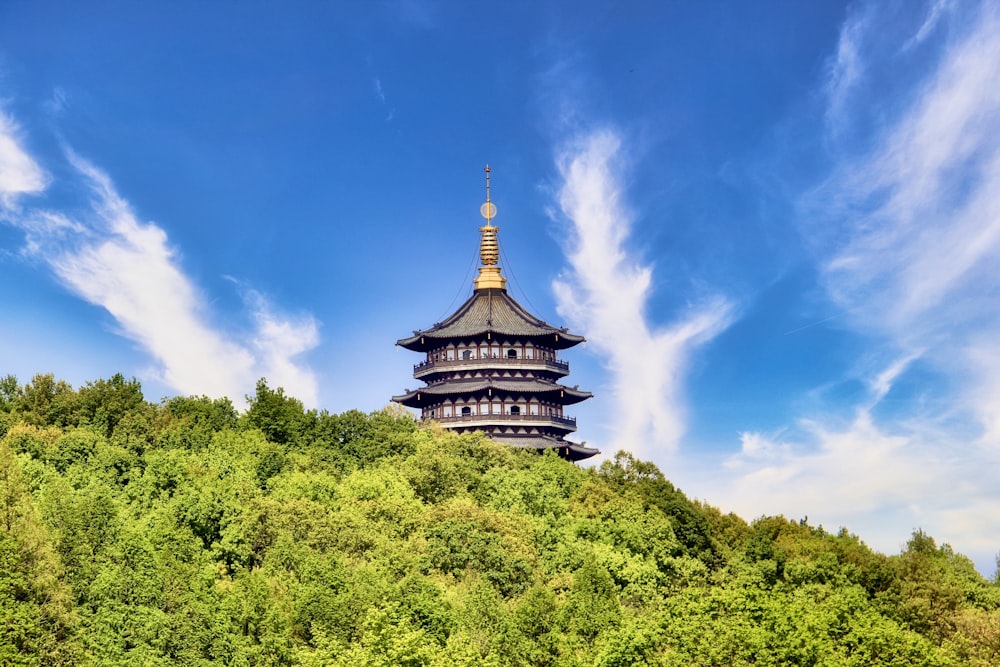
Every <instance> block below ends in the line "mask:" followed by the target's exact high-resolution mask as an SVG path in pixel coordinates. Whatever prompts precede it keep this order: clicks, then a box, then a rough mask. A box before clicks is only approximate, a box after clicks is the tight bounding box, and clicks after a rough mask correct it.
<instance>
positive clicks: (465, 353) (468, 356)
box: [462, 350, 472, 361]
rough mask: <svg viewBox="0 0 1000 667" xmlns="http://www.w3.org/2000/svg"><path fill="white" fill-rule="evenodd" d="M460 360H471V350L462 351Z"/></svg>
mask: <svg viewBox="0 0 1000 667" xmlns="http://www.w3.org/2000/svg"><path fill="white" fill-rule="evenodd" d="M462 358H463V359H465V360H466V361H468V360H469V359H471V358H472V350H462Z"/></svg>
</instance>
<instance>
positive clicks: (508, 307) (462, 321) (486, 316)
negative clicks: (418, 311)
mask: <svg viewBox="0 0 1000 667" xmlns="http://www.w3.org/2000/svg"><path fill="white" fill-rule="evenodd" d="M487 332H490V333H493V334H498V335H502V336H511V337H523V338H546V339H547V340H546V345H548V346H549V347H552V348H555V349H560V350H562V349H566V348H568V347H573V346H574V345H576V344H577V343H582V342H583V341H584V340H585V339H584V337H583V336H578V335H576V334H571V333H569V331H568V330H566V329H565V328H563V329H557V328H556V327H554V326H552V325H550V324H547V323H546V322H543V321H542V320H540V319H538V318H537V317H535V316H534V315H532V314H531V313H529V312H528V311H527V310H525V309H524V308H522V307H521V304H519V303H518V302H517V301H515V300H514V299H512V298H511V297H510V296H509V295H508V294H507V291H506V290H502V289H483V290H476V291H475V292H474V293H473V295H472V296H471V297H470V298H469V300H468V301H466V302H465V303H463V304H462V305H461V306H460V307H459V308H458V310H456V311H455V312H454V313H453V314H452V315H451V316H450V317H448V318H447V319H445V320H444V321H443V322H438V323H437V324H435V325H434V326H433V327H431V328H430V329H425V330H424V331H414V332H413V335H412V336H410V337H408V338H400V339H399V340H398V341H396V345H400V346H402V347H405V348H407V349H409V350H415V351H417V352H424V351H426V350H428V349H430V348H432V347H436V346H437V345H438V344H439V343H440V342H441V341H442V340H447V339H463V338H464V339H468V338H479V337H482V336H485V334H486V333H487Z"/></svg>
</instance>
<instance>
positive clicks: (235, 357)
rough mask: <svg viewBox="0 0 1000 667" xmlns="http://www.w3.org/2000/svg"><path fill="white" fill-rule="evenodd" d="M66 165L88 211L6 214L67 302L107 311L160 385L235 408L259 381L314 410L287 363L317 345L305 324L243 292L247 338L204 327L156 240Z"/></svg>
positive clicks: (160, 234)
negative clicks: (73, 298) (83, 191)
mask: <svg viewBox="0 0 1000 667" xmlns="http://www.w3.org/2000/svg"><path fill="white" fill-rule="evenodd" d="M24 157H25V158H26V159H27V160H28V162H30V163H31V164H34V162H33V161H31V160H30V158H27V156H24ZM68 159H69V162H70V164H71V165H72V166H73V167H74V168H75V169H76V171H77V173H78V174H79V176H80V177H81V179H82V182H83V183H84V184H85V185H86V186H87V188H88V191H89V194H90V211H89V212H86V213H82V214H79V213H76V212H66V211H53V210H43V209H35V210H28V211H24V212H22V213H18V214H17V215H12V216H8V218H9V222H12V223H13V224H15V225H16V226H18V227H19V228H21V229H22V230H23V232H24V234H25V247H24V252H25V253H27V254H29V255H31V256H33V257H37V258H40V259H41V260H43V261H44V262H45V263H46V264H47V265H48V266H49V267H50V268H51V269H52V271H53V272H54V273H55V275H56V276H57V277H58V278H59V280H60V281H61V282H62V283H63V284H64V285H65V286H66V287H67V288H68V289H69V290H71V291H72V292H73V293H74V294H76V295H77V296H79V297H81V298H82V299H84V300H86V301H87V302H89V303H91V304H94V305H96V306H100V307H101V308H104V309H105V310H107V312H108V313H110V314H111V316H112V317H113V318H114V320H115V322H116V323H117V325H118V327H119V332H120V334H121V335H123V336H125V337H126V338H128V339H130V340H132V341H134V342H136V343H137V344H138V345H139V346H141V347H142V348H143V349H144V350H145V351H147V352H148V353H149V354H150V355H151V356H152V357H153V359H154V360H155V362H156V373H157V374H158V375H160V379H161V380H162V381H163V382H164V383H166V384H167V385H169V386H171V387H173V388H175V389H176V390H178V391H180V392H181V393H187V394H199V395H200V394H207V395H209V396H228V397H229V398H231V399H232V400H233V401H234V402H235V403H236V404H242V401H243V396H244V395H245V394H246V393H247V392H250V391H252V389H253V387H254V384H255V382H256V380H257V378H259V377H264V376H266V377H267V378H268V379H269V381H270V382H271V384H272V385H274V386H279V385H280V386H283V387H284V388H285V389H286V390H288V393H289V394H290V395H293V396H295V397H297V398H299V399H300V400H302V401H303V402H304V403H305V404H306V405H308V406H315V405H316V403H317V385H316V379H315V377H314V376H313V373H312V371H311V370H309V368H308V367H306V366H304V365H302V364H301V363H300V362H299V361H298V360H297V358H298V356H299V355H301V354H302V353H304V352H306V351H308V350H310V349H312V348H313V347H315V346H316V344H317V343H318V332H317V325H316V323H315V322H314V321H313V319H312V318H311V317H310V316H308V315H304V316H301V317H299V318H295V319H292V318H287V317H285V316H283V315H281V314H279V313H277V312H276V311H275V310H274V308H273V307H272V306H271V305H270V304H268V303H267V301H266V300H265V299H264V298H263V297H262V296H261V295H260V294H258V293H252V295H251V297H250V298H249V299H248V305H249V306H250V309H251V313H252V317H253V321H254V329H253V330H252V331H250V332H247V333H240V332H235V333H232V332H229V331H227V330H224V329H222V328H220V327H217V326H215V325H213V324H212V321H211V317H210V313H209V312H208V311H207V308H206V305H205V303H206V300H205V299H204V297H203V296H202V295H201V294H200V293H199V291H198V289H197V288H196V286H195V285H194V284H193V283H192V282H191V280H190V279H189V278H188V277H187V275H185V273H184V271H183V268H182V266H181V262H180V260H179V258H178V256H177V253H176V251H175V249H174V248H173V247H172V246H171V245H170V244H169V241H168V238H167V234H166V232H165V231H164V230H163V229H162V228H161V227H159V226H157V225H155V224H153V223H144V222H141V221H139V220H138V219H137V218H136V216H135V214H134V213H133V211H132V210H131V207H130V206H129V204H128V202H127V201H126V200H125V199H123V198H122V197H121V196H120V195H119V194H118V193H117V192H116V190H115V188H114V185H113V183H112V182H111V180H110V178H108V176H107V175H106V174H105V173H104V172H102V171H101V170H99V169H97V168H96V167H94V166H93V165H92V164H90V163H89V162H87V161H86V160H84V159H82V158H80V157H79V156H77V155H75V154H72V153H70V154H69V155H68ZM22 163H24V160H23V159H22ZM25 173H29V174H31V173H40V170H38V171H36V172H28V171H26V172H25ZM32 178H34V180H31V179H28V178H22V179H21V180H20V181H17V183H20V184H21V185H20V186H19V187H21V191H28V187H29V186H30V187H41V186H40V180H39V178H38V177H32ZM25 184H26V185H25Z"/></svg>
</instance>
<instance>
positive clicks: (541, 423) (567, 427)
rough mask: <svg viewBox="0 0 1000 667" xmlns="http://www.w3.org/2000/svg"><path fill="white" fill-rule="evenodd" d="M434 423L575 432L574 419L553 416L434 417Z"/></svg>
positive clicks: (449, 425)
mask: <svg viewBox="0 0 1000 667" xmlns="http://www.w3.org/2000/svg"><path fill="white" fill-rule="evenodd" d="M431 421H436V422H438V423H439V424H441V425H442V426H446V427H448V428H481V427H483V426H526V427H532V426H534V427H538V428H555V429H558V430H560V431H565V432H567V433H569V432H572V431H575V430H576V418H575V417H557V416H555V415H510V414H502V415H492V414H491V415H459V416H457V417H435V418H434V419H433V420H431Z"/></svg>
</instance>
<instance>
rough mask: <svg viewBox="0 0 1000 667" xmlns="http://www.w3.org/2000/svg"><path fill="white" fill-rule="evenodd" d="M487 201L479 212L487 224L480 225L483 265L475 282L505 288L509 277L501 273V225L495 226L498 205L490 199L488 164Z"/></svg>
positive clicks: (482, 287) (487, 286)
mask: <svg viewBox="0 0 1000 667" xmlns="http://www.w3.org/2000/svg"><path fill="white" fill-rule="evenodd" d="M483 171H485V172H486V203H485V204H483V205H482V206H480V207H479V213H480V214H482V216H483V217H484V218H486V225H485V226H484V227H480V228H479V231H480V232H481V233H482V235H483V237H482V239H481V240H480V241H479V259H480V260H481V261H482V263H483V265H482V266H481V267H479V275H478V276H477V277H476V279H475V281H473V284H474V285H475V287H476V289H477V290H479V289H505V288H506V285H507V279H506V278H504V277H503V275H502V274H501V273H500V267H499V266H497V263H498V262H499V261H500V244H499V243H498V242H497V232H498V231H500V228H499V227H494V226H493V218H494V217H495V216H496V214H497V207H496V206H494V205H493V202H492V201H490V172H491V171H492V169H490V165H486V169H484V170H483Z"/></svg>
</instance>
